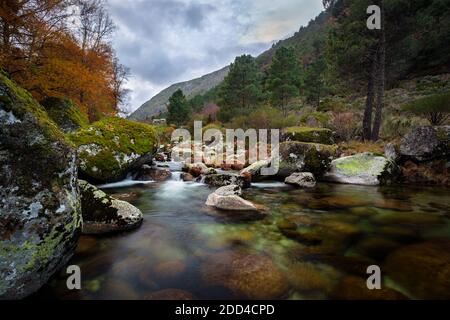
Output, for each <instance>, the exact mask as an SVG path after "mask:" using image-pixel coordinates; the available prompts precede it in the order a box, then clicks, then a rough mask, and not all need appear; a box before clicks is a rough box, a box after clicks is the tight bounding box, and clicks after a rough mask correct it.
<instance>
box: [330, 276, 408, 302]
mask: <svg viewBox="0 0 450 320" xmlns="http://www.w3.org/2000/svg"><path fill="white" fill-rule="evenodd" d="M331 296H332V297H333V299H337V300H406V299H408V298H407V297H406V296H405V295H403V294H402V293H400V292H398V291H396V290H394V289H391V288H383V287H382V289H381V290H369V289H368V288H367V283H366V280H365V279H363V278H359V277H354V276H349V277H345V278H343V279H342V280H341V281H340V282H339V283H338V285H337V286H336V287H335V289H334V290H333V292H332V293H331Z"/></svg>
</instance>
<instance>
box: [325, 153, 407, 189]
mask: <svg viewBox="0 0 450 320" xmlns="http://www.w3.org/2000/svg"><path fill="white" fill-rule="evenodd" d="M397 173H398V168H397V166H396V164H395V163H394V162H392V161H389V160H388V159H386V158H385V157H382V156H376V155H374V154H371V153H360V154H357V155H354V156H349V157H343V158H339V159H336V160H333V161H332V162H331V168H330V171H328V172H327V173H326V174H325V176H324V179H325V180H327V181H331V182H337V183H344V184H358V185H367V186H377V185H381V184H388V183H391V182H393V181H395V179H396V178H397Z"/></svg>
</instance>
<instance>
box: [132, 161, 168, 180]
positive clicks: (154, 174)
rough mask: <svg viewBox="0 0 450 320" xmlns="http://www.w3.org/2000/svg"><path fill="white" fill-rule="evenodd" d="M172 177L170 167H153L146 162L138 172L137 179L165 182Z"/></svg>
mask: <svg viewBox="0 0 450 320" xmlns="http://www.w3.org/2000/svg"><path fill="white" fill-rule="evenodd" d="M170 177H172V172H170V170H169V169H162V168H153V167H151V166H149V165H147V164H144V165H143V166H142V167H141V168H140V169H139V170H138V171H137V173H136V176H135V178H134V179H135V180H138V181H157V182H163V181H166V180H168V179H170Z"/></svg>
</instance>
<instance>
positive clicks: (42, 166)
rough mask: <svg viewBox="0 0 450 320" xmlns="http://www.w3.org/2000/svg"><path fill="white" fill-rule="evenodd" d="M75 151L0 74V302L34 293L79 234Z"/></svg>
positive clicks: (68, 254) (25, 95) (70, 250)
mask: <svg viewBox="0 0 450 320" xmlns="http://www.w3.org/2000/svg"><path fill="white" fill-rule="evenodd" d="M76 179H77V167H76V155H75V151H74V150H72V149H71V147H70V145H69V144H67V143H66V142H65V140H64V135H63V133H62V132H61V131H60V130H59V129H58V128H57V126H56V124H55V123H53V122H52V121H51V120H50V119H49V117H48V115H47V113H46V112H45V110H44V108H43V107H42V106H40V105H39V104H38V103H37V102H36V101H35V100H33V98H32V97H31V95H30V94H29V93H27V92H26V91H24V90H23V89H21V88H19V87H17V86H16V85H15V84H14V83H13V82H12V81H10V80H9V79H8V78H6V77H5V76H4V75H3V74H1V73H0V299H20V298H24V297H26V296H28V295H29V294H31V293H33V292H35V291H37V290H38V289H39V288H40V287H41V286H42V285H44V284H45V283H46V282H47V281H48V279H49V278H50V277H51V276H52V275H53V274H54V273H55V272H57V271H58V270H59V269H60V268H61V267H63V266H64V265H65V264H66V263H67V262H68V261H69V259H70V258H71V257H72V255H73V252H74V250H75V247H76V244H77V241H78V236H79V234H80V231H81V210H80V203H79V193H78V187H77V180H76Z"/></svg>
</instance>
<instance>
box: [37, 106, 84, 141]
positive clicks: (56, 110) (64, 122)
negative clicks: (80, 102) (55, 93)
mask: <svg viewBox="0 0 450 320" xmlns="http://www.w3.org/2000/svg"><path fill="white" fill-rule="evenodd" d="M41 104H42V105H43V106H44V107H45V109H46V111H47V114H48V115H49V117H50V118H51V119H52V120H53V121H54V122H55V123H56V124H57V125H58V126H59V128H60V129H61V130H62V131H63V132H64V133H69V132H74V131H77V130H78V129H80V128H81V127H84V126H87V125H88V124H89V119H88V117H87V116H86V115H84V114H83V113H82V112H81V111H80V109H78V108H77V106H76V105H75V104H74V103H73V102H72V101H71V100H68V99H62V98H55V97H52V98H47V99H45V100H44V101H42V103H41Z"/></svg>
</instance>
